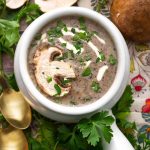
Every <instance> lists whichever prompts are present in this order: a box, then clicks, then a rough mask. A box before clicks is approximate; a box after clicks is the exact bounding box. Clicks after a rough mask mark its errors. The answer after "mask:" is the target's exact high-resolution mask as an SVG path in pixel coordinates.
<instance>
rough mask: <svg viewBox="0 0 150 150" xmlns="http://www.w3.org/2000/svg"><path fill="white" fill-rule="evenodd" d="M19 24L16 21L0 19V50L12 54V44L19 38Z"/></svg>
mask: <svg viewBox="0 0 150 150" xmlns="http://www.w3.org/2000/svg"><path fill="white" fill-rule="evenodd" d="M19 37H20V35H19V24H18V22H17V21H8V20H5V19H0V50H2V51H3V52H6V53H8V54H9V55H11V56H13V55H14V51H13V49H12V46H14V45H15V44H16V43H17V42H18V40H19Z"/></svg>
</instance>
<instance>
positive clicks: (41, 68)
mask: <svg viewBox="0 0 150 150" xmlns="http://www.w3.org/2000/svg"><path fill="white" fill-rule="evenodd" d="M57 56H62V50H60V49H58V48H57V47H51V46H50V45H49V44H47V43H42V44H40V45H39V46H38V47H37V50H36V53H35V55H34V60H33V63H34V66H35V72H34V73H35V78H36V82H37V84H38V85H39V87H40V88H41V89H42V91H44V92H45V93H46V94H48V95H50V96H58V97H62V96H64V95H66V94H68V93H69V92H70V90H71V84H70V83H66V82H64V81H66V80H67V79H70V78H75V73H74V70H73V68H72V67H71V65H69V64H68V63H66V62H63V61H55V60H54V59H55V57H57ZM62 81H63V82H64V83H65V84H63V83H62Z"/></svg>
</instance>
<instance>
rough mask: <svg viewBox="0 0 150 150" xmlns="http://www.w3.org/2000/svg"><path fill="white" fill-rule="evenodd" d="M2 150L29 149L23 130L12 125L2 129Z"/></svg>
mask: <svg viewBox="0 0 150 150" xmlns="http://www.w3.org/2000/svg"><path fill="white" fill-rule="evenodd" d="M0 150H28V143H27V139H26V137H25V135H24V133H23V131H22V130H19V129H15V128H13V127H12V126H9V127H8V128H5V129H0Z"/></svg>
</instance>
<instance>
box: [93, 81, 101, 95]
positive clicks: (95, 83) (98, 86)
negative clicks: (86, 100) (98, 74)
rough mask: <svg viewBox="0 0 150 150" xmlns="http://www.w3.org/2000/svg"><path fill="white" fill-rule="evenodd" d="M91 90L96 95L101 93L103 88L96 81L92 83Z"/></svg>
mask: <svg viewBox="0 0 150 150" xmlns="http://www.w3.org/2000/svg"><path fill="white" fill-rule="evenodd" d="M91 88H92V90H93V91H94V92H96V93H98V92H100V90H101V87H100V85H99V83H98V82H96V81H93V82H92V85H91Z"/></svg>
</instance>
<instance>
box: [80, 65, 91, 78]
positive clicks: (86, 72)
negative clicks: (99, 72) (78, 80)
mask: <svg viewBox="0 0 150 150" xmlns="http://www.w3.org/2000/svg"><path fill="white" fill-rule="evenodd" d="M91 74H92V71H91V68H90V67H87V68H86V69H85V70H84V71H83V72H82V76H83V77H87V76H89V75H91Z"/></svg>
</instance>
